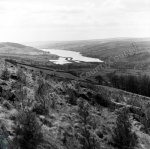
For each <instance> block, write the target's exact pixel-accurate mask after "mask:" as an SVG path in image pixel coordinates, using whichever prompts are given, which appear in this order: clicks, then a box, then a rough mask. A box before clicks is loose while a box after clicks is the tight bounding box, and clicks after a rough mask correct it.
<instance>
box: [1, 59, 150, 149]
mask: <svg viewBox="0 0 150 149" xmlns="http://www.w3.org/2000/svg"><path fill="white" fill-rule="evenodd" d="M4 61H5V59H3V58H1V63H0V65H2V64H4ZM2 67H3V69H1V70H0V74H1V77H0V126H1V129H0V132H2V131H3V132H5V133H3V135H1V138H3V142H2V143H0V145H6V146H9V148H10V149H16V148H21V147H22V148H23V149H27V148H28V146H31V147H30V149H33V148H34V149H49V148H50V149H60V148H61V149H83V148H84V149H88V148H89V149H121V148H123V149H131V148H132V149H149V148H150V132H149V129H150V126H149V121H150V116H149V105H150V98H149V97H144V96H140V95H137V94H132V93H129V92H126V91H123V90H119V89H115V88H112V87H107V86H103V85H96V84H93V83H88V82H86V81H84V82H83V81H79V80H76V79H75V80H71V79H69V77H68V78H67V77H66V78H63V77H62V76H61V75H59V74H58V73H57V74H55V75H54V74H48V72H47V73H46V72H43V73H41V71H38V70H33V68H26V67H24V66H21V67H19V66H16V65H12V64H9V63H8V64H7V65H5V66H4V65H3V66H2ZM4 67H5V69H4ZM5 134H6V135H7V137H6V135H5ZM4 140H5V141H4Z"/></svg>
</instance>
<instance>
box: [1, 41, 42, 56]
mask: <svg viewBox="0 0 150 149" xmlns="http://www.w3.org/2000/svg"><path fill="white" fill-rule="evenodd" d="M42 53H43V51H41V50H38V49H36V48H33V47H29V46H25V45H22V44H18V43H11V42H2V43H1V42H0V54H29V55H38V54H42Z"/></svg>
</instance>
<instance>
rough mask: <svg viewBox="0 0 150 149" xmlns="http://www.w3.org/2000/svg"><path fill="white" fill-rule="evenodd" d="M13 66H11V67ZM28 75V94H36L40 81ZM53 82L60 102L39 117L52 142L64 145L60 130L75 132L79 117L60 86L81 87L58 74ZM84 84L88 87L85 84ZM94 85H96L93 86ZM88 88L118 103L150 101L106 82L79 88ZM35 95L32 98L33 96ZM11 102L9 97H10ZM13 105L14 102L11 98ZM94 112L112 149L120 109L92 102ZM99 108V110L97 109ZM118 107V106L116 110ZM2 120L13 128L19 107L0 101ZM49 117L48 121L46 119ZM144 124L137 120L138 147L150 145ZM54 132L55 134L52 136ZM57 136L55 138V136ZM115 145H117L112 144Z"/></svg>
mask: <svg viewBox="0 0 150 149" xmlns="http://www.w3.org/2000/svg"><path fill="white" fill-rule="evenodd" d="M11 69H12V68H10V69H9V71H12V70H11ZM25 73H26V75H27V76H28V77H27V78H28V81H27V82H30V83H29V84H30V85H31V86H32V87H30V86H29V85H27V86H26V88H27V89H28V90H29V92H28V96H29V97H33V94H34V87H33V86H36V85H37V84H36V82H35V81H33V80H32V78H31V74H30V73H29V72H25ZM11 81H12V80H9V81H7V82H6V83H7V84H10V82H11ZM47 81H48V82H49V83H50V86H51V93H53V94H54V95H55V97H56V101H57V105H56V108H55V109H51V113H50V115H49V116H44V115H40V116H39V118H40V119H41V120H43V121H42V123H43V125H42V129H43V132H44V135H45V136H46V135H47V136H48V139H49V141H50V142H53V143H54V144H55V145H57V146H61V145H62V144H61V140H60V138H61V137H62V136H61V135H62V134H59V137H58V136H57V132H58V131H59V130H60V126H61V130H62V131H67V132H69V133H71V132H70V131H71V130H70V127H71V126H70V124H72V125H73V126H74V124H75V122H76V118H75V117H74V114H75V113H76V108H77V107H76V106H73V105H68V104H67V103H66V99H67V96H68V95H67V93H65V94H62V93H61V92H60V90H64V86H70V87H71V88H72V89H73V90H75V91H77V88H76V87H75V86H74V84H71V82H70V81H67V82H65V81H63V80H61V81H59V80H57V78H55V79H53V78H49V79H48V80H47ZM83 86H84V87H83ZM93 89H94V88H93ZM87 92H91V93H94V94H95V93H102V94H104V95H105V96H106V97H108V98H109V99H110V100H113V101H117V102H118V103H124V104H131V103H132V104H134V106H135V105H136V106H138V105H139V103H140V105H143V106H144V105H147V104H148V103H149V101H148V100H149V98H145V97H142V96H139V95H135V94H131V93H127V92H124V91H121V90H117V89H114V88H108V87H104V86H97V91H96V92H95V91H93V90H92V89H89V87H88V86H86V85H85V84H80V88H79V90H78V93H84V94H87ZM30 99H31V98H30ZM132 101H133V102H132ZM7 102H8V101H7ZM9 104H10V105H11V104H12V103H11V102H9ZM91 110H92V111H91V112H92V114H93V115H95V114H96V117H97V121H99V122H100V123H99V128H98V130H99V131H100V132H101V133H102V134H103V138H101V139H100V142H101V145H102V146H104V147H105V149H110V146H109V145H108V142H109V141H110V139H111V133H112V127H114V126H115V119H116V112H115V111H111V110H108V109H107V108H103V107H102V109H101V110H100V111H97V110H96V109H95V107H93V106H92V105H91ZM95 110H96V111H95ZM116 111H117V110H116ZM0 113H1V114H0V120H1V123H2V124H3V125H5V127H6V129H7V130H8V131H9V132H11V131H12V127H13V126H14V119H13V118H14V117H16V115H17V113H18V111H17V110H16V109H15V108H14V107H12V109H11V110H9V109H7V108H6V107H5V106H4V102H1V103H0ZM44 121H45V123H44ZM139 126H140V124H138V122H137V121H136V120H133V131H135V132H136V133H137V135H138V138H139V144H138V149H149V147H150V136H149V135H147V134H145V133H143V132H142V131H141V130H140V129H139ZM51 135H52V136H51ZM52 138H53V139H52ZM61 148H62V149H66V148H65V147H64V146H61ZM112 149H113V148H112Z"/></svg>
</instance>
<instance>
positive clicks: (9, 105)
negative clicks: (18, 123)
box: [3, 100, 12, 110]
mask: <svg viewBox="0 0 150 149" xmlns="http://www.w3.org/2000/svg"><path fill="white" fill-rule="evenodd" d="M3 107H4V108H6V109H7V110H11V109H12V105H11V104H10V103H9V102H8V101H6V100H4V101H3Z"/></svg>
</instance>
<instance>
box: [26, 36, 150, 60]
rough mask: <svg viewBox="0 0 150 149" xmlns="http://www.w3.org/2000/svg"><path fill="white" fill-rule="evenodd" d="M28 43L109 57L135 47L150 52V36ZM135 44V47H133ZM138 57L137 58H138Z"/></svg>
mask: <svg viewBox="0 0 150 149" xmlns="http://www.w3.org/2000/svg"><path fill="white" fill-rule="evenodd" d="M28 45H31V46H34V47H37V48H39V47H40V48H51V49H63V50H71V51H78V52H81V53H82V54H83V55H85V56H89V57H95V58H100V59H104V60H105V59H107V58H109V57H110V56H118V55H119V54H123V52H125V51H127V50H130V49H131V48H135V49H136V50H138V51H140V52H144V53H145V52H148V53H149V52H150V38H111V39H97V40H79V41H53V42H48V41H46V42H33V43H28ZM133 45H134V47H133ZM136 59H137V58H136Z"/></svg>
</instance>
